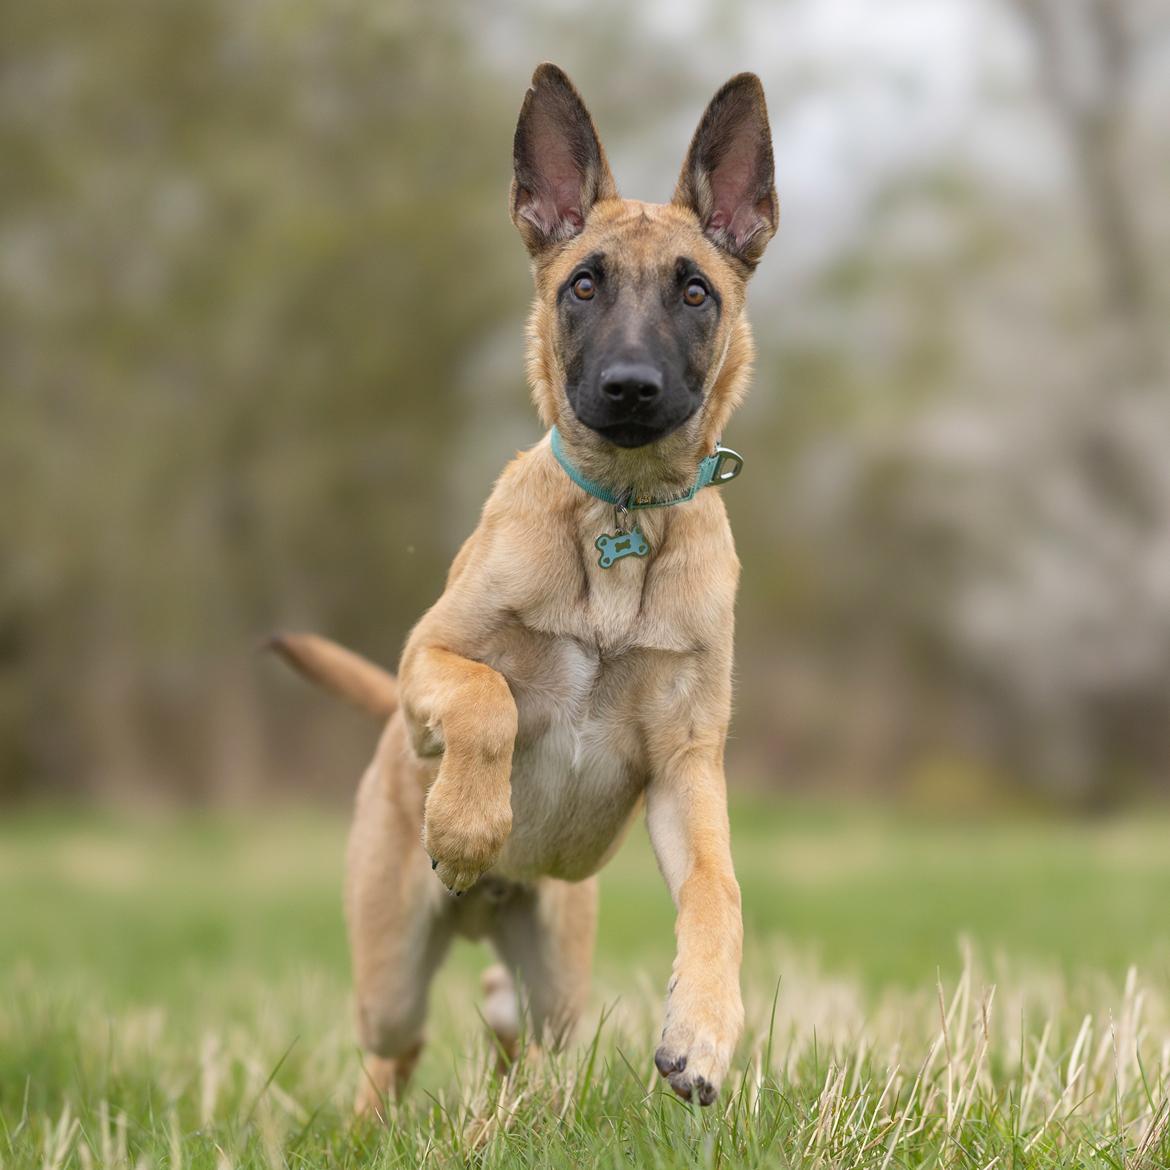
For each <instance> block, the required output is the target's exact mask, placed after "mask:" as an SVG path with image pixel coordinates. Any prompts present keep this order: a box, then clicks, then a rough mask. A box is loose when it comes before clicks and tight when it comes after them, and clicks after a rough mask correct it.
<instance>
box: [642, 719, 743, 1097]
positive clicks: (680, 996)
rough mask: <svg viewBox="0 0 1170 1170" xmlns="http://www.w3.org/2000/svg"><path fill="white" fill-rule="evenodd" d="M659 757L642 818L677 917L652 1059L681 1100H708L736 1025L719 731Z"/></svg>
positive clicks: (739, 944) (733, 915) (734, 936)
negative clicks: (662, 1021) (674, 946)
mask: <svg viewBox="0 0 1170 1170" xmlns="http://www.w3.org/2000/svg"><path fill="white" fill-rule="evenodd" d="M717 740H718V742H711V743H708V744H706V745H703V746H700V745H696V744H693V743H692V744H691V745H688V746H687V747H685V748H683V749H682V750H680V751H678V752H677V753H676V754H674V755H673V756H672V757H670V758H669V759H667V760H666V761H664V763H663V764H662V765H661V767H660V769H659V770H658V771H657V772H656V774H655V776H654V779H653V780H652V781H651V783H650V786H649V788H648V789H647V794H646V822H647V825H648V827H649V830H650V840H651V842H652V843H653V846H654V852H655V854H656V855H657V857H658V864H659V866H660V868H661V869H662V873H663V876H664V877H665V878H666V883H667V885H668V886H669V888H670V893H671V897H672V898H673V899H674V904H675V907H676V909H677V911H678V915H677V918H676V921H675V936H676V938H677V954H676V958H675V961H674V971H673V974H672V976H671V980H670V988H669V993H668V997H667V1001H666V1023H665V1026H664V1028H663V1030H662V1043H661V1045H660V1047H659V1049H658V1051H657V1052H656V1053H655V1056H654V1063H655V1064H656V1065H657V1066H658V1071H659V1072H660V1073H661V1074H662V1075H663V1076H664V1077H666V1078H667V1079H668V1080H669V1081H670V1084H671V1087H672V1088H673V1089H674V1091H675V1092H676V1093H678V1094H679V1096H680V1097H683V1098H684V1099H685V1100H688V1101H689V1100H691V1098H692V1096H694V1097H695V1098H696V1099H697V1100H698V1101H699V1103H700V1104H702V1105H709V1104H710V1103H711V1102H712V1101H714V1100H715V1097H716V1095H717V1094H718V1092H719V1087H720V1085H721V1084H722V1082H723V1078H724V1076H725V1075H726V1073H727V1069H728V1066H729V1065H730V1063H731V1055H732V1051H733V1050H734V1048H735V1044H736V1041H737V1040H738V1039H739V1034H740V1031H741V1029H742V1028H743V1001H742V998H741V996H740V988H739V967H740V961H741V958H742V954H743V917H742V914H741V911H740V896H739V884H738V883H737V882H736V880H735V871H734V869H733V868H732V863H731V847H730V832H729V829H728V823H727V791H726V785H725V782H724V778H723V737H722V736H721V735H720V736H718V737H717Z"/></svg>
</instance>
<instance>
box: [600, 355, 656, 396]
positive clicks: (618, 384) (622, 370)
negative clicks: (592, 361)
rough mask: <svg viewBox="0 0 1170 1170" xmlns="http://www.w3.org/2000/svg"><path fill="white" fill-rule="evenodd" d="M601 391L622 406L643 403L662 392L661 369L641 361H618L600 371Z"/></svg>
mask: <svg viewBox="0 0 1170 1170" xmlns="http://www.w3.org/2000/svg"><path fill="white" fill-rule="evenodd" d="M601 392H602V394H604V395H605V397H606V398H608V399H609V400H610V401H612V402H614V403H620V404H621V405H622V406H626V407H633V406H637V405H639V404H642V405H645V404H646V403H649V402H653V401H654V399H655V398H657V397H658V396H659V395H660V394H661V393H662V371H661V370H658V369H655V367H654V366H650V365H646V364H645V363H643V362H619V363H617V364H616V365H612V366H609V367H608V368H607V369H604V370H602V371H601Z"/></svg>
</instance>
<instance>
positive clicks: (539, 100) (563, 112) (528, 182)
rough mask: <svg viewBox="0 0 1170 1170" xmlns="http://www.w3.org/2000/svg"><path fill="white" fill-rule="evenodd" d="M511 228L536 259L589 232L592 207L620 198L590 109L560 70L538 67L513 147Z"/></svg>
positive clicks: (522, 109)
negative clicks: (586, 226) (566, 241)
mask: <svg viewBox="0 0 1170 1170" xmlns="http://www.w3.org/2000/svg"><path fill="white" fill-rule="evenodd" d="M512 168H513V178H512V222H513V223H514V224H515V225H516V227H517V229H518V230H519V232H520V235H521V237H522V238H523V240H524V244H525V246H526V247H527V248H528V251H529V252H530V253H531V254H532V255H533V256H538V255H540V253H542V252H543V251H545V249H547V248H549V247H551V246H552V245H554V244H557V243H560V242H561V241H562V240H568V239H571V238H572V237H573V236H575V235H577V233H578V232H580V231H581V229H582V228H583V227H584V226H585V220H586V218H587V216H588V215H589V210H590V208H592V206H593V204H594V203H596V202H597V201H598V200H600V199H614V198H616V197H617V186H616V185H615V184H614V181H613V175H612V174H610V170H609V163H607V162H606V161H605V151H604V150H602V148H601V141H600V140H599V139H598V137H597V131H596V130H595V129H594V126H593V119H592V118H590V116H589V111H588V110H587V109H586V108H585V103H584V102H583V101H582V100H581V97H580V95H579V94H578V93H577V91H576V90H575V89H574V88H573V83H572V82H571V81H570V80H569V79H568V78H567V77H566V76H565V74H564V73H563V72H562V71H561V70H560V69H558V68H557V67H556V66H555V65H549V64H545V65H539V66H537V69H536V72H535V73H534V74H533V75H532V88H531V89H529V91H528V92H527V93H526V94H525V95H524V105H523V106H521V107H520V119H519V121H518V122H517V123H516V138H515V141H514V142H513V145H512Z"/></svg>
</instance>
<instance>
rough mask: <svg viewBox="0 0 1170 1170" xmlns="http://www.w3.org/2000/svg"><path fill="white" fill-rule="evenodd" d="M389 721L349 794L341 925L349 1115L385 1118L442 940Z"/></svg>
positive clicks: (395, 724)
mask: <svg viewBox="0 0 1170 1170" xmlns="http://www.w3.org/2000/svg"><path fill="white" fill-rule="evenodd" d="M410 768H411V763H410V760H409V757H408V754H407V752H406V750H405V736H404V734H403V727H402V720H401V717H400V716H396V717H394V718H393V719H392V720H391V721H390V724H389V726H388V727H387V729H386V733H385V735H384V736H383V738H382V742H381V744H379V747H378V753H377V755H376V756H375V758H374V762H373V763H372V764H371V765H370V768H369V770H368V771H367V772H366V775H365V777H364V778H363V780H362V783H361V788H360V789H359V791H358V796H357V801H356V805H355V809H354V821H353V828H352V830H351V832H350V838H349V854H348V872H347V875H346V898H345V901H346V921H347V925H348V927H349V942H350V950H351V953H352V959H353V974H354V996H355V1008H356V1014H357V1030H358V1039H359V1041H360V1043H361V1046H362V1049H363V1050H364V1052H365V1054H366V1056H365V1059H364V1061H363V1072H362V1083H361V1085H360V1087H359V1091H358V1098H357V1109H358V1111H359V1112H374V1113H376V1114H377V1115H378V1116H379V1117H382V1118H385V1100H386V1098H387V1096H388V1095H389V1094H390V1093H394V1094H395V1096H400V1095H401V1093H402V1091H403V1090H404V1089H405V1087H406V1082H407V1080H408V1079H409V1077H410V1073H411V1071H412V1070H413V1069H414V1066H415V1064H416V1063H417V1061H418V1056H419V1052H420V1051H421V1049H422V1040H423V1024H424V1021H425V1018H426V1010H427V993H428V991H429V988H430V982H431V979H432V977H433V976H434V973H435V971H436V970H437V968H438V966H439V963H440V962H441V961H442V958H443V955H444V954H445V953H446V950H447V946H448V944H449V943H450V939H451V933H452V916H451V904H450V900H449V898H448V896H447V894H446V893H445V892H444V891H443V888H442V886H441V885H440V884H439V882H438V881H436V880H435V877H434V875H433V874H432V873H431V866H430V862H429V861H428V860H427V855H426V853H425V851H424V850H423V848H422V844H421V843H420V840H419V835H420V831H421V825H422V791H423V789H422V785H421V783H420V782H418V780H417V778H416V777H414V776H413V775H411V773H410Z"/></svg>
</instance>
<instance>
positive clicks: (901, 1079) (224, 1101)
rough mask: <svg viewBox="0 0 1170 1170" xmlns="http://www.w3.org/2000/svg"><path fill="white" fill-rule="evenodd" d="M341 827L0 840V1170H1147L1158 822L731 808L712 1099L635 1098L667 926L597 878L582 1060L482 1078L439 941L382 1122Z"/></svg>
mask: <svg viewBox="0 0 1170 1170" xmlns="http://www.w3.org/2000/svg"><path fill="white" fill-rule="evenodd" d="M344 833H345V824H344V821H343V820H341V819H339V818H337V817H335V816H333V815H330V814H320V813H311V814H310V813H295V812H287V811H286V812H282V813H276V814H273V815H271V816H261V815H257V814H251V815H249V816H248V817H247V818H237V819H230V820H228V819H191V818H187V819H160V820H153V821H144V820H141V819H136V820H131V821H124V820H119V819H117V818H115V817H114V816H112V815H111V814H95V815H85V816H82V815H78V814H68V815H64V814H60V813H35V814H21V815H18V816H13V815H9V816H8V817H6V819H5V820H4V821H3V822H0V1165H2V1166H4V1167H18V1166H37V1167H43V1166H47V1167H60V1166H78V1167H82V1168H85V1170H88V1168H89V1167H91V1166H137V1165H143V1166H157V1167H164V1166H165V1167H179V1166H191V1167H196V1166H207V1167H216V1168H219V1167H226V1166H237V1165H240V1166H253V1165H255V1166H264V1167H279V1166H289V1167H292V1166H305V1167H308V1166H312V1167H316V1166H347V1167H348V1166H359V1165H361V1166H365V1165H375V1166H404V1167H405V1166H410V1167H413V1166H419V1165H428V1166H464V1165H471V1166H483V1167H495V1166H532V1167H537V1166H554V1167H555V1166H574V1167H582V1168H583V1167H594V1166H598V1167H611V1166H613V1167H618V1166H622V1167H627V1166H779V1167H788V1166H823V1167H842V1168H844V1167H871V1166H872V1167H875V1168H881V1170H886V1168H893V1167H919V1166H945V1167H972V1168H984V1167H987V1168H990V1167H1030V1166H1038V1167H1089V1166H1093V1167H1097V1166H1101V1167H1106V1166H1112V1167H1117V1168H1119V1170H1123V1168H1124V1170H1131V1168H1138V1167H1164V1166H1167V1165H1170V1114H1168V1109H1170V1106H1168V1104H1167V1102H1168V1099H1170V1094H1168V1090H1170V818H1168V817H1167V816H1165V815H1164V814H1154V815H1149V816H1140V817H1139V816H1131V817H1129V818H1126V819H1119V820H1113V821H1106V822H1101V823H1093V824H1084V823H1073V822H1057V823H1054V822H1052V821H1046V820H1042V819H1035V820H1019V819H1015V820H1010V821H1007V820H996V819H988V820H970V819H968V820H965V821H962V822H956V821H939V820H934V819H922V818H915V817H912V816H908V815H900V814H896V813H894V812H888V811H883V812H881V813H877V812H864V811H850V812H843V811H840V810H835V809H823V808H822V809H817V808H808V807H804V806H795V805H791V804H763V803H745V802H740V803H738V804H737V805H736V806H735V808H734V810H733V833H734V841H735V856H736V864H737V871H738V874H739V877H740V882H741V885H742V887H743V895H744V915H745V925H746V934H747V944H746V946H747V954H746V956H745V972H744V988H745V1000H746V1005H747V1012H748V1027H747V1032H746V1034H745V1037H744V1040H743V1042H742V1044H741V1047H740V1051H739V1054H738V1058H737V1060H736V1062H735V1065H734V1067H733V1071H732V1075H731V1078H730V1081H729V1083H728V1084H727V1085H726V1086H725V1088H724V1092H723V1094H722V1096H721V1098H720V1101H719V1102H718V1104H717V1105H716V1106H715V1107H713V1108H712V1109H710V1110H705V1111H700V1110H699V1109H698V1108H697V1107H691V1106H688V1105H685V1104H683V1103H682V1102H679V1101H677V1100H675V1099H674V1098H673V1097H672V1096H671V1095H670V1094H669V1092H668V1091H665V1090H663V1089H662V1088H660V1087H659V1083H658V1080H657V1075H656V1074H655V1073H654V1070H653V1064H652V1055H653V1051H654V1047H655V1041H656V1038H657V1032H658V1028H659V1027H660V1021H659V1009H660V1006H661V1003H660V1001H661V996H662V991H663V988H664V987H665V983H666V979H667V976H668V974H669V967H670V959H671V954H672V942H673V939H672V913H671V906H670V902H669V899H668V897H667V895H666V893H665V890H664V888H663V885H662V882H661V880H660V878H659V876H658V873H657V871H656V869H655V867H654V863H653V859H652V858H651V856H650V853H649V849H648V847H647V845H646V842H645V834H644V831H643V830H642V829H641V827H636V828H635V829H634V831H633V832H632V833H631V837H630V840H629V841H628V842H627V844H626V845H625V847H624V848H623V850H622V852H621V853H620V854H619V856H618V857H617V859H616V860H615V861H614V862H613V863H612V864H611V866H610V868H609V869H608V870H607V871H606V874H605V879H604V884H603V893H602V928H601V938H600V944H599V953H598V961H597V979H596V994H595V997H594V1009H593V1012H592V1016H591V1018H590V1019H589V1021H587V1023H586V1026H585V1027H584V1028H583V1029H582V1036H581V1039H580V1043H579V1045H578V1046H577V1047H575V1048H574V1049H572V1050H570V1051H569V1052H567V1053H565V1054H563V1055H561V1056H558V1057H555V1058H546V1059H543V1060H539V1061H532V1062H529V1063H526V1064H525V1065H523V1066H522V1067H520V1068H519V1069H517V1070H515V1071H514V1072H513V1073H512V1074H511V1075H510V1076H508V1077H506V1078H504V1079H501V1078H500V1077H499V1076H498V1075H497V1074H496V1073H495V1071H494V1068H493V1059H492V1057H491V1054H490V1053H489V1051H488V1046H487V1043H486V1041H485V1040H484V1038H483V1025H482V1023H481V1022H480V1020H479V1018H478V1015H477V994H478V973H479V971H480V970H481V969H482V968H483V967H484V966H485V965H486V964H487V963H488V962H489V956H488V954H487V952H486V951H485V950H482V949H481V948H477V947H475V946H473V945H471V944H464V945H463V947H462V948H460V949H458V950H457V951H456V952H455V953H454V954H453V957H452V960H451V961H450V962H449V963H448V965H447V968H446V969H445V970H444V972H443V974H442V975H441V977H440V979H439V981H438V983H437V985H436V988H435V994H434V998H433V1021H432V1026H431V1028H430V1035H429V1045H428V1048H427V1050H426V1054H425V1056H424V1059H423V1061H422V1063H421V1065H420V1067H419V1071H418V1074H417V1078H416V1080H415V1083H414V1086H413V1088H412V1091H411V1093H410V1096H409V1097H408V1099H407V1101H406V1102H404V1103H403V1104H402V1105H401V1106H398V1107H397V1108H396V1109H395V1112H394V1116H393V1119H392V1124H391V1126H390V1127H389V1128H386V1129H384V1128H381V1127H378V1126H371V1125H354V1124H352V1123H351V1120H350V1116H349V1105H350V1102H351V1100H352V1097H353V1094H354V1091H355V1088H356V1086H357V1084H358V1080H359V1078H360V1076H361V1075H362V1073H361V1063H360V1057H359V1054H358V1052H357V1050H356V1048H355V1045H354V1042H353V1033H352V1029H351V1026H350V1020H349V1000H348V995H349V989H348V972H347V958H346V951H345V941H344V931H343V926H342V921H341V912H340V882H341V862H342V851H343V842H344Z"/></svg>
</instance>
